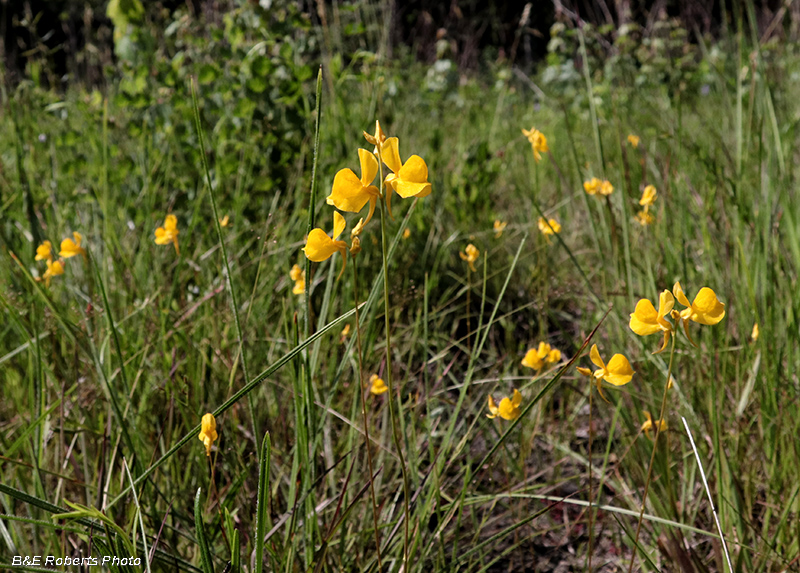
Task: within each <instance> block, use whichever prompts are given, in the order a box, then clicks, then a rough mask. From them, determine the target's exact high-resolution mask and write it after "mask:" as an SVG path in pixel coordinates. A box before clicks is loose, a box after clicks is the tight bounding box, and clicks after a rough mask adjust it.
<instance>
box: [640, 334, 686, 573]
mask: <svg viewBox="0 0 800 573" xmlns="http://www.w3.org/2000/svg"><path fill="white" fill-rule="evenodd" d="M675 338H676V336H674V334H673V336H672V345H671V346H670V349H669V368H667V381H666V382H665V383H664V395H663V396H662V398H661V411H660V412H659V415H658V419H657V420H656V421H655V422H654V425H655V427H656V429H655V436H653V452H652V453H651V454H650V463H649V464H648V466H647V481H645V483H644V497H642V509H641V511H640V512H639V521H638V522H637V523H636V537H635V539H634V541H633V555H631V564H630V566H629V567H628V573H631V572H632V571H633V564H634V563H635V562H636V548H637V547H638V546H639V533H640V532H641V529H642V519H643V518H644V506H645V504H646V503H647V492H648V491H649V490H650V481H651V479H652V477H653V462H654V461H655V459H656V449H657V448H658V437H659V436H660V435H661V421H662V420H663V419H664V412H665V410H666V409H667V394H668V393H669V381H670V380H672V359H673V358H674V357H675Z"/></svg>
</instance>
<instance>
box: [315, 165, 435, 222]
mask: <svg viewBox="0 0 800 573" xmlns="http://www.w3.org/2000/svg"><path fill="white" fill-rule="evenodd" d="M358 159H359V161H360V162H361V179H359V178H358V177H357V176H356V174H355V173H354V172H353V170H352V169H349V168H348V169H342V170H340V171H339V172H338V173H337V174H336V177H334V178H333V189H332V190H331V194H330V195H329V196H328V198H327V200H326V201H327V203H328V205H333V206H334V207H336V208H337V209H339V210H340V211H347V212H348V213H358V212H359V211H361V209H363V208H364V205H366V204H367V203H369V214H368V215H367V220H366V221H365V222H364V224H365V225H366V224H367V223H369V221H370V219H372V215H373V214H374V213H375V205H377V203H378V197H380V192H379V191H378V188H377V187H375V186H374V185H372V180H373V179H375V175H376V174H377V173H378V167H379V166H378V160H377V159H375V156H374V155H372V154H371V153H370V152H369V151H367V150H366V149H359V150H358ZM426 176H427V172H426Z"/></svg>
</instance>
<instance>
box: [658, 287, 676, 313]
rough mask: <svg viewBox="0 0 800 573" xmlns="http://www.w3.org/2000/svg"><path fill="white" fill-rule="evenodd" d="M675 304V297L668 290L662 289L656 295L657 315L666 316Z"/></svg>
mask: <svg viewBox="0 0 800 573" xmlns="http://www.w3.org/2000/svg"><path fill="white" fill-rule="evenodd" d="M673 306H675V298H674V297H673V296H672V293H671V292H669V291H668V290H666V289H665V290H664V291H663V292H662V293H661V294H660V295H659V297H658V316H659V317H661V316H667V315H668V314H669V313H670V311H671V310H672V307H673Z"/></svg>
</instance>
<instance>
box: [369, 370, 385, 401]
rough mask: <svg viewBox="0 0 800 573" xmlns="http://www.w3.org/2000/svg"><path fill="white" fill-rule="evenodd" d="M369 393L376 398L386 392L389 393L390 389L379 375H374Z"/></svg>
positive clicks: (370, 379)
mask: <svg viewBox="0 0 800 573" xmlns="http://www.w3.org/2000/svg"><path fill="white" fill-rule="evenodd" d="M369 391H370V393H371V394H373V395H375V396H380V395H381V394H383V393H384V392H388V391H389V387H388V386H387V385H386V382H384V381H383V378H379V377H378V375H377V374H373V375H372V376H370V377H369Z"/></svg>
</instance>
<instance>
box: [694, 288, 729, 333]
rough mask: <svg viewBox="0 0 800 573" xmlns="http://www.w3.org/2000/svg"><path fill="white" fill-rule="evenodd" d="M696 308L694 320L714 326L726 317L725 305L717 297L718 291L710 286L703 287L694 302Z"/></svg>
mask: <svg viewBox="0 0 800 573" xmlns="http://www.w3.org/2000/svg"><path fill="white" fill-rule="evenodd" d="M692 309H693V310H694V313H693V316H692V320H693V321H695V322H699V323H700V324H705V325H709V326H712V325H714V324H717V323H718V322H719V321H721V320H722V319H723V318H725V305H724V304H722V303H721V302H720V301H719V299H718V298H717V295H716V293H715V292H714V291H713V290H711V289H710V288H708V287H703V288H701V289H700V292H699V293H697V296H696V297H695V298H694V302H693V303H692Z"/></svg>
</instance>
